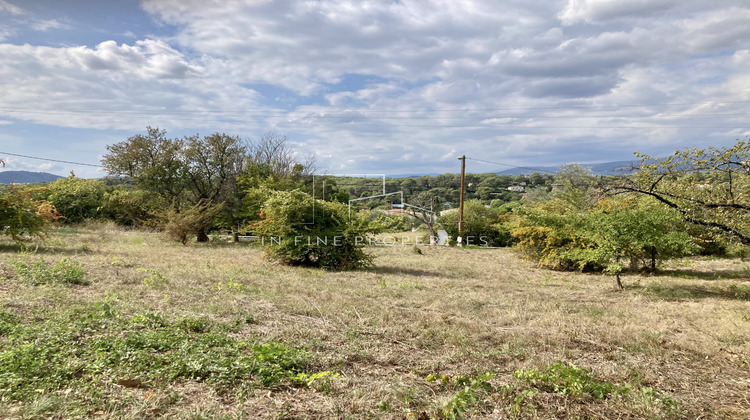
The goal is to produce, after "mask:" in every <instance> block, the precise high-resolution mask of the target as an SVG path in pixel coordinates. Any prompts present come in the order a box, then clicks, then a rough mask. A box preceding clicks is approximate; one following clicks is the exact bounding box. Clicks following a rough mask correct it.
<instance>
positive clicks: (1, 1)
mask: <svg viewBox="0 0 750 420" xmlns="http://www.w3.org/2000/svg"><path fill="white" fill-rule="evenodd" d="M0 13H7V14H11V15H14V16H18V15H23V14H24V13H26V12H25V11H24V10H23V9H21V8H20V7H18V6H15V5H13V4H11V3H9V2H7V1H6V0H0Z"/></svg>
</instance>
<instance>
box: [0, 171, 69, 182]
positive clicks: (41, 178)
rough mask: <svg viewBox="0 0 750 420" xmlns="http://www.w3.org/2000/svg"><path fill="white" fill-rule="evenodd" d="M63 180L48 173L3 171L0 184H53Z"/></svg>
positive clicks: (0, 173) (0, 174)
mask: <svg viewBox="0 0 750 420" xmlns="http://www.w3.org/2000/svg"><path fill="white" fill-rule="evenodd" d="M60 178H62V177H61V176H59V175H53V174H49V173H47V172H29V171H3V172H0V184H36V183H39V182H53V181H56V180H57V179H60Z"/></svg>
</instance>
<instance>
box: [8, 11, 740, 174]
mask: <svg viewBox="0 0 750 420" xmlns="http://www.w3.org/2000/svg"><path fill="white" fill-rule="evenodd" d="M748 116H750V2H748V1H747V0H713V1H705V0H628V1H621V0H486V1H485V0H475V1H471V0H431V1H430V0H382V1H365V0H362V1H344V0H307V1H301V0H300V1H291V0H277V1H273V0H244V1H236V0H200V1H198V0H143V1H140V2H138V1H135V0H132V1H125V0H108V1H100V0H78V1H72V0H0V159H2V160H4V161H5V163H6V166H5V168H0V170H6V171H8V170H29V171H44V172H50V173H54V174H58V175H63V176H66V175H68V174H69V173H70V171H74V173H75V174H76V176H79V177H84V178H95V177H102V176H104V175H106V173H105V172H102V170H101V168H97V167H96V165H98V164H100V162H101V158H102V157H103V156H104V155H105V154H106V153H107V145H111V144H114V143H117V142H121V141H125V140H127V139H128V138H129V137H131V136H133V135H136V134H144V133H145V132H146V127H147V126H151V127H158V128H160V129H164V130H166V131H167V136H169V137H179V138H181V137H184V136H190V135H195V134H199V135H209V134H212V133H216V132H219V133H226V134H228V135H232V136H239V137H241V138H244V139H247V140H250V141H252V140H256V139H257V138H259V137H260V136H261V135H263V134H265V133H268V132H275V133H277V134H280V135H286V136H287V137H288V139H289V145H290V146H291V147H292V148H293V150H295V152H296V153H299V155H300V157H302V156H306V155H309V154H314V155H315V157H316V159H317V161H318V166H319V168H321V171H325V172H327V173H332V174H387V175H397V174H428V173H446V172H453V173H455V172H458V171H459V170H460V162H459V161H458V160H457V158H458V157H460V156H462V155H465V156H467V157H468V158H470V159H473V160H468V161H467V171H468V172H474V173H481V172H493V171H501V170H504V169H508V168H509V167H510V166H508V165H518V166H525V167H535V166H549V165H556V164H561V163H574V162H578V163H596V162H606V161H620V160H631V159H634V158H635V156H634V154H633V153H634V152H641V153H646V154H649V155H652V156H665V155H668V154H670V153H672V152H674V151H675V150H676V149H681V148H686V147H699V148H705V147H709V146H713V147H725V146H730V145H732V144H734V143H735V142H736V140H737V139H744V138H747V136H748V134H750V119H749V118H748ZM18 155H23V156H31V157H39V158H47V159H53V160H57V161H65V162H54V161H46V160H38V159H31V158H29V157H21V156H18ZM70 162H72V163H70ZM80 163H84V164H88V165H80Z"/></svg>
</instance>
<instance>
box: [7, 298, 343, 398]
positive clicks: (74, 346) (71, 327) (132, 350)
mask: <svg viewBox="0 0 750 420" xmlns="http://www.w3.org/2000/svg"><path fill="white" fill-rule="evenodd" d="M114 306H115V305H114V304H113V302H107V301H104V302H100V303H98V304H95V305H91V306H88V307H85V308H77V309H75V310H72V311H70V312H68V313H64V314H59V315H56V316H53V317H51V318H49V319H45V320H35V321H32V322H29V323H22V322H20V321H19V320H18V319H17V318H16V317H15V316H13V315H12V314H8V315H6V314H5V313H2V315H0V326H3V327H2V330H0V331H2V332H3V342H4V346H3V348H2V349H0V398H2V399H3V400H4V401H9V400H10V401H28V400H33V399H35V398H37V397H38V396H39V395H40V394H47V393H54V392H56V391H59V390H62V389H71V388H72V389H92V390H96V389H100V388H101V386H102V385H103V384H104V383H106V382H118V381H119V382H122V383H128V384H134V385H127V386H141V384H147V383H153V384H155V385H158V384H164V383H172V382H180V381H185V380H191V381H201V382H205V383H207V384H209V385H211V386H213V387H215V388H216V389H217V390H218V391H222V390H225V389H227V388H229V387H240V388H242V387H248V388H255V387H271V388H273V387H279V386H284V385H295V386H310V385H311V384H313V383H314V382H316V381H320V380H322V379H324V378H328V377H334V376H335V374H334V373H332V372H328V371H324V372H319V373H315V372H307V371H306V368H307V367H308V366H309V365H310V356H309V355H308V354H307V353H306V352H304V351H302V350H300V349H297V348H294V347H291V346H288V345H286V344H284V343H279V342H268V343H249V342H246V341H242V340H238V339H236V338H233V337H231V336H229V335H228V334H227V333H225V332H220V331H219V330H221V328H215V326H214V324H213V323H211V322H210V321H208V320H205V319H196V318H182V319H178V320H174V321H171V320H168V319H166V318H165V317H164V316H163V315H161V314H156V313H141V314H135V315H132V316H129V317H127V316H123V315H122V314H120V313H119V312H118V311H117V310H116V308H115V307H114ZM123 331H127V334H123V333H122V332H123Z"/></svg>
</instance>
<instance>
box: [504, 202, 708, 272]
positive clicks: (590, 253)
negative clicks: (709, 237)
mask: <svg viewBox="0 0 750 420" xmlns="http://www.w3.org/2000/svg"><path fill="white" fill-rule="evenodd" d="M518 214H519V218H518V219H517V222H516V225H515V227H514V229H513V231H512V235H513V236H514V237H515V238H516V239H517V240H518V243H517V248H518V249H519V250H521V251H522V252H524V253H526V254H527V256H529V257H530V258H531V259H534V260H536V261H538V262H539V264H540V265H542V266H546V267H550V268H554V269H566V270H580V271H599V270H603V271H605V272H608V273H611V274H618V273H619V272H621V271H622V269H623V260H630V261H631V262H633V263H636V264H640V265H641V266H645V267H647V268H649V269H651V270H654V269H655V268H656V261H657V260H663V259H668V258H672V257H676V256H682V255H690V254H691V253H694V252H697V251H698V246H697V245H695V243H694V242H693V239H692V238H691V237H690V235H688V234H687V233H686V232H685V231H684V229H681V217H680V215H679V214H678V213H677V212H675V211H674V210H672V209H670V208H668V207H666V206H663V205H660V204H658V203H655V202H653V201H651V200H638V199H635V198H634V197H628V198H624V199H615V198H609V199H605V200H601V201H599V202H598V203H596V204H595V205H592V206H590V207H588V208H586V209H584V210H580V209H576V208H572V207H571V206H570V205H567V203H564V202H562V201H561V200H560V199H555V200H552V201H550V202H546V203H542V204H540V205H536V206H531V207H522V208H519V209H518Z"/></svg>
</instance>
